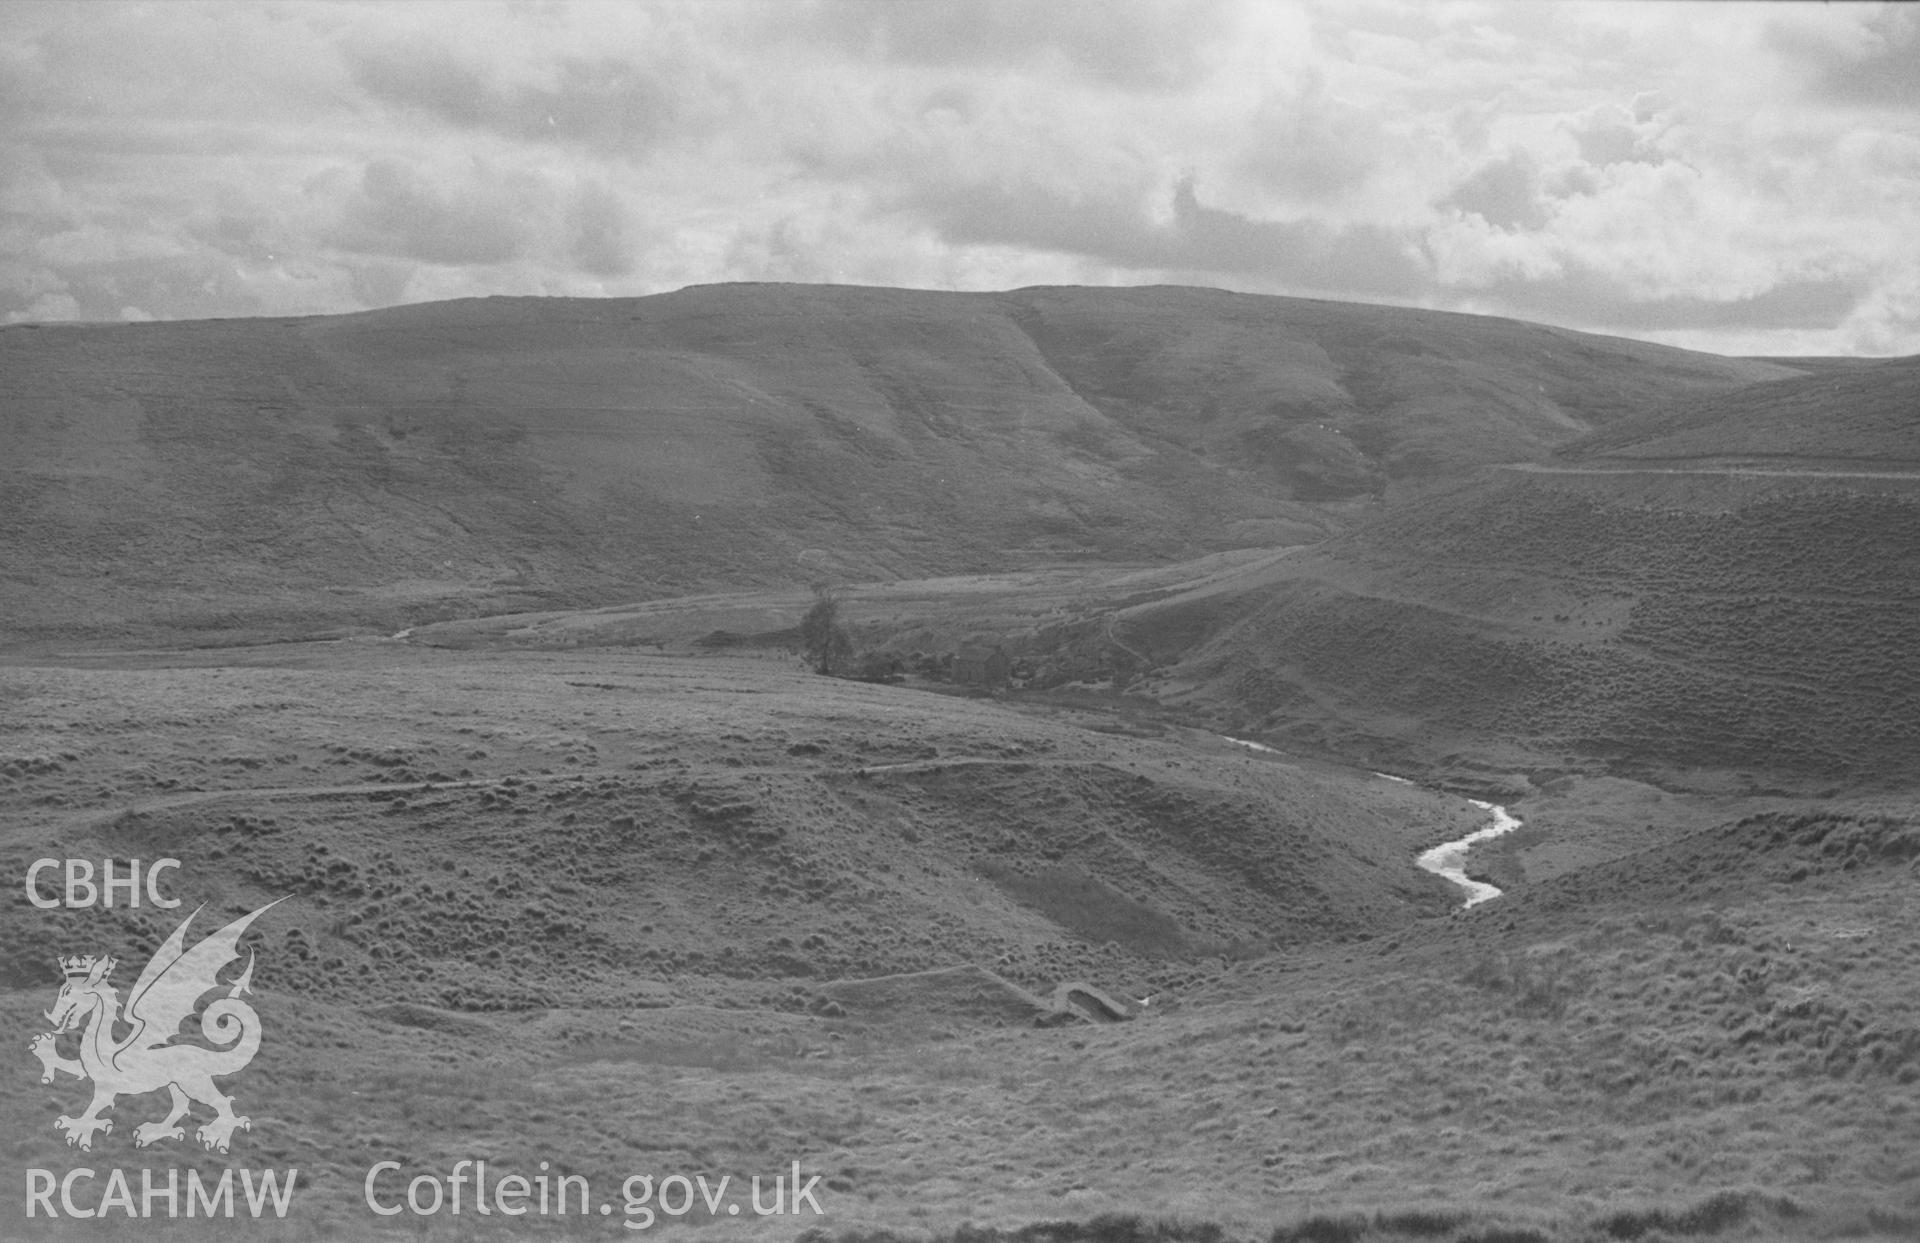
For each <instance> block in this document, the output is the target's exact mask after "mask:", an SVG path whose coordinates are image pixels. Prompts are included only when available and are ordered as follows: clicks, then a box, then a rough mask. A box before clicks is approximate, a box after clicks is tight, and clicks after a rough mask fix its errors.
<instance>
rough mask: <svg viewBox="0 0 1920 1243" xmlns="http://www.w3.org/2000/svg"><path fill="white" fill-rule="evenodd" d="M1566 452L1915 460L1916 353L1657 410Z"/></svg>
mask: <svg viewBox="0 0 1920 1243" xmlns="http://www.w3.org/2000/svg"><path fill="white" fill-rule="evenodd" d="M1569 456H1570V457H1577V458H1580V459H1594V460H1595V464H1604V461H1605V460H1607V459H1614V458H1619V459H1626V460H1629V461H1632V462H1635V463H1648V464H1652V463H1656V462H1659V461H1666V460H1672V461H1674V462H1676V463H1679V462H1698V461H1702V460H1723V461H1751V462H1754V463H1758V464H1765V463H1769V462H1770V463H1773V464H1775V465H1789V466H1790V465H1793V464H1794V463H1796V462H1798V463H1802V464H1809V465H1817V464H1818V463H1821V462H1833V463H1841V462H1844V463H1848V464H1852V465H1855V466H1856V467H1858V468H1870V467H1872V466H1874V465H1878V466H1880V467H1882V468H1891V467H1900V466H1905V467H1907V468H1910V469H1911V468H1914V467H1916V466H1920V358H1899V359H1891V360H1888V361H1885V362H1864V361H1862V362H1857V363H1856V365H1854V366H1851V367H1844V368H1837V369H1832V370H1821V371H1817V372H1816V373H1815V374H1811V375H1807V376H1804V377H1796V378H1793V379H1789V380H1782V381H1778V382H1775V383H1768V384H1761V385H1757V386H1754V387H1751V388H1743V389H1735V390H1733V391H1732V392H1728V393H1720V394H1715V395H1713V396H1710V397H1702V398H1697V399H1694V400H1691V401H1684V402H1678V403H1672V404H1667V405H1661V406H1656V407H1654V408H1652V409H1650V410H1648V411H1646V412H1644V413H1642V414H1640V415H1637V416H1635V417H1633V418H1629V419H1625V420H1622V421H1621V422H1620V423H1618V424H1616V425H1615V426H1613V427H1611V428H1608V429H1606V430H1604V431H1601V432H1598V433H1596V434H1595V435H1593V436H1590V437H1588V438H1587V439H1586V440H1584V441H1582V442H1580V443H1579V444H1578V445H1577V446H1576V447H1575V448H1573V449H1572V450H1570V451H1569Z"/></svg>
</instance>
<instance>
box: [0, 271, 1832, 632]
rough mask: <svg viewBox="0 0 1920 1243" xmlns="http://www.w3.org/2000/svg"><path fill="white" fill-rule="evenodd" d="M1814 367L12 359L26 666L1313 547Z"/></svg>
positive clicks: (1547, 333)
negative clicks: (216, 641)
mask: <svg viewBox="0 0 1920 1243" xmlns="http://www.w3.org/2000/svg"><path fill="white" fill-rule="evenodd" d="M1796 374H1799V372H1798V371H1797V370H1795V369H1792V368H1787V367H1782V366H1780V365H1777V364H1773V363H1767V362H1760V361H1752V360H1734V359H1726V358H1719V357H1715V356H1710V355H1703V354H1693V353H1687V352H1685V351H1680V350H1673V349H1667V348H1663V347H1659V346H1653V345H1648V344H1645V343H1640V342H1632V341H1624V340H1618V339H1613V338H1606V337H1598V336H1590V335H1586V334H1581V333H1574V332H1568V331H1564V330H1560V329H1554V328H1546V327H1541V326H1537V325H1530V324H1523V323H1517V322H1514V321H1510V320H1500V319H1490V318H1484V317H1475V316H1465V315H1454V314H1443V313H1438V312H1429V311H1417V310H1406V309H1399V308H1391V307H1379V306H1358V305H1349V304H1341V303H1330V302H1318V301H1308V300H1301V299H1288V298H1272V297H1256V296H1249V295H1241V294H1231V293H1226V292H1222V291H1216V290H1201V289H1184V288H1145V289H1074V288H1069V289H1027V290H1019V291H1015V292H1011V293H995V294H985V293H983V294H959V293H927V292H915V291H907V290H893V289H863V288H851V287H817V286H790V285H730V286H716V287H702V288H693V289H687V290H683V291H680V292H678V293H673V294H665V295H660V296H657V297H650V298H637V299H608V300H585V299H560V298H490V299H483V300H468V301H458V302H446V303H436V304H427V305H418V306H406V307H396V308H392V309H389V310H383V311H375V312H369V313H365V314H358V315H346V316H321V317H314V318H307V319H259V320H217V321H201V322H180V323H157V324H131V325H115V326H106V325H61V326H52V325H49V326H44V327H31V326H21V327H14V328H8V329H5V330H3V331H0V463H4V466H0V471H4V474H0V483H3V485H4V486H3V488H0V514H3V515H4V517H5V520H6V522H7V526H8V531H9V538H8V540H7V541H5V543H4V544H3V545H0V577H3V578H4V579H5V580H6V581H7V582H8V584H9V589H8V591H7V592H6V593H5V597H4V605H3V606H0V607H3V608H4V613H3V614H0V633H3V634H5V635H7V636H9V637H11V638H13V639H15V640H19V639H32V638H54V637H59V638H65V639H73V638H86V637H97V638H117V639H125V638H129V637H143V636H144V637H147V638H152V639H158V640H161V641H169V640H173V639H179V638H183V637H207V636H216V635H218V636H226V637H228V638H235V637H244V636H247V635H253V636H263V637H264V636H284V635H286V634H288V633H294V634H313V633H318V632H322V631H325V630H327V629H328V628H331V627H346V626H376V627H390V628H393V629H398V628H399V627H400V626H401V625H404V624H408V623H411V622H414V621H418V620H424V619H431V618H444V617H450V616H474V615H479V614H485V613H498V612H506V611H510V610H514V609H527V608H535V607H543V606H544V607H555V606H560V607H564V606H573V605H581V604H601V603H609V602H612V601H616V600H631V599H640V598H658V597H662V596H670V595H676V594H684V593H687V592H692V591H698V590H710V589H718V588H738V587H745V586H775V585H793V584H802V583H805V582H808V581H811V580H814V579H817V578H821V577H835V578H839V579H841V580H843V581H852V580H875V579H897V578H906V577H914V576H923V575H929V574H942V573H958V572H980V571H985V570H998V569H1004V568H1007V567H1009V566H1022V565H1031V564H1035V563H1046V562H1059V561H1066V560H1087V559H1093V560H1109V561H1111V560H1122V561H1124V560H1135V561H1165V560H1172V559H1177V558H1180V557H1188V556H1195V555H1200V554H1204V553H1208V552H1214V551H1219V550H1222V549H1229V548H1238V547H1253V546H1262V545H1274V544H1289V543H1301V542H1309V541H1312V540H1316V539H1319V538H1321V537H1323V536H1324V535H1326V534H1327V533H1328V532H1330V531H1333V530H1338V529H1341V528H1342V527H1344V526H1346V525H1348V523H1349V522H1350V521H1351V520H1352V517H1353V514H1354V511H1355V508H1356V506H1360V505H1362V504H1364V502H1365V501H1366V500H1367V498H1371V497H1375V496H1377V495H1379V494H1380V493H1382V492H1383V491H1384V490H1385V489H1386V488H1387V487H1388V486H1389V485H1390V484H1394V483H1396V482H1398V481H1417V480H1424V479H1431V478H1437V477H1445V476H1446V475H1448V474H1450V473H1451V472H1455V471H1457V470H1459V469H1462V468H1466V467H1471V466H1475V465H1478V464H1481V463H1486V462H1511V461H1523V460H1530V459H1536V458H1539V457H1542V456H1544V455H1545V454H1546V453H1547V452H1548V451H1550V450H1551V449H1553V448H1555V447H1557V446H1560V445H1564V444H1566V443H1569V442H1570V441H1572V440H1574V439H1576V438H1578V437H1580V436H1582V435H1585V434H1588V433H1589V432H1592V431H1593V430H1595V429H1604V428H1607V427H1610V426H1612V425H1614V424H1616V423H1618V422H1619V421H1620V420H1622V419H1624V418H1626V417H1628V416H1630V415H1632V414H1633V413H1635V412H1637V411H1639V410H1642V409H1644V408H1646V407H1648V406H1649V405H1652V404H1656V403H1660V402H1670V401H1676V400H1680V399H1682V398H1686V397H1689V396H1703V395H1709V394H1714V393H1720V392H1725V391H1728V390H1730V389H1734V388H1737V387H1740V386H1742V385H1746V384H1749V383H1753V382H1757V381H1763V380H1768V379H1776V378H1783V377H1789V376H1793V375H1796Z"/></svg>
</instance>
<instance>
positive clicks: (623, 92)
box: [0, 0, 1920, 352]
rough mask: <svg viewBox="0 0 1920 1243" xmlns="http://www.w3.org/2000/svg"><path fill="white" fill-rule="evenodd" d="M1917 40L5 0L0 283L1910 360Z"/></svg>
mask: <svg viewBox="0 0 1920 1243" xmlns="http://www.w3.org/2000/svg"><path fill="white" fill-rule="evenodd" d="M1917 47H1920V21H1916V19H1915V17H1914V15H1913V14H1912V13H1911V12H1910V11H1903V10H1898V9H1889V8H1882V7H1878V6H1831V7H1830V6H1812V5H1807V6H1800V5H1715V6H1699V5H1689V4H1671V5H1668V4H1654V3H1647V4H1635V5H1619V4H1611V3H1594V4H1579V3H1569V4H1553V5H1542V4H1537V3H1527V2H1526V0H1519V2H1515V3H1461V4H1439V5H1433V4H1424V3H1413V2H1411V0H1344V2H1341V3H1333V2H1331V0H1329V2H1327V3H1297V4H1295V3H1281V2H1278V0H1273V2H1269V0H1192V2H1191V3H1185V2H1183V3H1177V4H1175V3H1158V2H1155V0H1138V2H1135V3H1125V4H1117V3H1093V2H1092V0H1062V2H1061V3H1057V4H1046V5H1037V6H1036V5H1033V4H1028V3H1024V2H1019V3H1016V2H1015V0H945V2H936V0H929V2H928V3H922V4H912V5H894V4H875V3H864V2H861V0H820V2H816V3H794V4H781V5H768V4H760V3H744V2H743V3H726V2H723V0H705V2H694V3H683V2H680V0H659V2H656V3H645V4H604V5H603V4H591V3H586V4H541V5H520V4H499V5H482V4H473V3H459V4H429V3H410V4H407V5H392V4H355V3H317V2H316V3H286V4H239V3H220V4H189V3H184V2H182V3H175V4H169V5H165V6H145V5H131V4H106V3H100V4H90V5H87V6H44V7H43V6H21V5H15V6H6V7H4V8H0V123H4V126H5V128H4V130H0V132H4V133H6V134H7V135H8V141H7V143H6V144H5V145H4V146H0V317H6V318H9V319H19V318H22V317H41V316H46V317H53V316H69V317H70V316H83V317H89V318H100V319H112V318H117V317H120V316H121V315H122V314H123V313H126V312H129V311H138V312H142V313H151V314H153V315H156V316H159V317H162V318H167V317H178V316H188V315H209V314H261V313H273V314H279V313H294V312H310V311H335V310H352V309H358V308H361V307H365V306H370V305H380V304H384V303H388V302H392V301H397V300H418V299H426V298H434V297H446V296H456V295H461V294H480V293H493V292H549V293H581V294H634V293H648V292H655V291H659V290H662V289H667V288H674V287H677V286H679V285H682V284H688V283H698V282H706V281H719V280H754V279H781V280H830V281H854V282H861V283H877V284H906V285H919V286H934V287H961V288H987V287H1003V286H1006V285H1011V284H1020V283H1037V282H1056V281H1057V282H1075V283H1089V284H1102V283H1129V282H1141V281H1155V280H1167V279H1179V280H1191V279H1199V280H1206V281H1210V282H1214V283H1219V284H1222V285H1226V286H1229V287H1234V288H1242V289H1249V290H1257V291H1267V292H1310V293H1313V294H1315V295H1317V296H1333V297H1340V296H1348V297H1358V298H1386V299H1391V300H1396V301H1401V302H1407V303H1413V304H1419V305H1431V306H1445V307H1459V308H1471V309H1479V310H1488V311H1493V312H1497V313H1506V314H1515V315H1520V316H1523V317H1530V318H1539V319H1546V320H1550V321H1553V322H1560V323H1565V324H1569V325H1571V326H1575V327H1590V328H1596V329H1600V330H1605V331H1615V332H1626V333H1637V334H1640V335H1646V336H1651V337H1655V338H1659V339H1665V340H1670V341H1674V342H1676V343H1679V344H1687V345H1693V346H1697V347H1702V348H1725V349H1737V350H1741V351H1745V352H1753V351H1756V350H1765V349H1769V348H1772V346H1773V345H1777V346H1779V347H1780V348H1782V349H1785V348H1787V347H1788V346H1791V347H1792V348H1793V349H1794V350H1797V351H1801V352H1805V351H1807V350H1818V349H1831V350H1847V349H1870V350H1873V351H1876V352H1887V351H1899V352H1920V312H1917V311H1916V303H1917V302H1920V292H1917V291H1920V275H1917V274H1916V264H1920V260H1916V259H1915V258H1914V257H1913V256H1912V255H1911V251H1912V247H1911V243H1910V241H1909V240H1908V239H1910V238H1911V237H1913V236H1915V235H1916V230H1917V229H1920V104H1916V102H1915V95H1914V88H1915V86H1916V83H1920V79H1916V77H1915V72H1916V71H1915V70H1914V69H1913V66H1915V65H1920V57H1915V56H1914V55H1913V52H1914V51H1915V49H1916V48H1917ZM1770 343H1771V345H1770Z"/></svg>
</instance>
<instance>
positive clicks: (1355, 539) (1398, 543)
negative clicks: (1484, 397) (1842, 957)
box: [1127, 360, 1920, 787]
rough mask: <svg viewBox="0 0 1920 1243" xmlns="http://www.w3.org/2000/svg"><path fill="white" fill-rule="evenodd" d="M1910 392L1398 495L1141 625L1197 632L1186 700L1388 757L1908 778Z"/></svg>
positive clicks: (1178, 669) (1849, 393)
mask: <svg viewBox="0 0 1920 1243" xmlns="http://www.w3.org/2000/svg"><path fill="white" fill-rule="evenodd" d="M1917 395H1920V367H1916V366H1915V365H1914V363H1913V361H1911V360H1904V361H1895V362H1889V363H1884V364H1879V365H1875V366H1871V367H1861V368H1856V369H1844V370H1835V371H1833V372H1831V373H1827V374H1816V375H1812V376H1809V377H1807V378H1805V379H1796V380H1788V381H1784V382H1781V383H1778V384H1762V385H1755V386H1752V387H1750V388H1746V389H1742V390H1739V391H1738V392H1736V393H1733V394H1729V395H1726V396H1723V397H1719V398H1713V399H1708V400H1704V401H1701V402H1699V403H1695V404H1692V405H1688V406H1685V407H1683V408H1681V409H1679V410H1678V411H1670V412H1669V414H1670V415H1671V416H1672V417H1671V421H1670V423H1669V426H1668V427H1667V428H1662V427H1660V426H1657V425H1656V416H1654V415H1649V416H1646V417H1644V418H1642V419H1640V420H1638V421H1637V422H1634V423H1632V424H1630V425H1623V426H1622V427H1621V428H1619V429H1618V430H1617V431H1615V432H1614V433H1609V434H1603V435H1601V436H1598V437H1595V438H1594V439H1593V440H1590V441H1586V442H1583V443H1582V444H1580V445H1578V446H1576V447H1575V449H1574V450H1572V451H1570V452H1568V453H1565V454H1562V455H1558V456H1556V457H1555V458H1553V459H1551V460H1549V461H1547V462H1544V463H1530V464H1520V465H1515V466H1509V467H1502V468H1493V469H1488V470H1486V471H1483V472H1481V473H1479V474H1478V475H1477V476H1475V477H1472V478H1470V479H1464V480H1459V481H1454V482H1451V483H1448V484H1445V485H1442V486H1438V487H1435V488H1432V489H1429V490H1427V491H1426V492H1425V493H1423V494H1421V495H1418V496H1410V497H1408V498H1406V499H1405V500H1404V501H1402V502H1401V503H1398V504H1394V505H1391V506H1388V507H1385V508H1383V509H1382V510H1381V511H1380V512H1379V514H1378V515H1377V517H1376V519H1375V520H1374V521H1372V522H1369V523H1367V524H1366V525H1365V526H1363V527H1360V528H1357V529H1355V530H1353V531H1350V532H1347V533H1344V534H1342V535H1340V536H1338V537H1336V538H1334V539H1330V540H1328V541H1325V542H1324V543H1322V544H1320V545H1318V546H1316V547H1314V548H1312V549H1305V550H1302V551H1301V552H1300V554H1299V555H1297V556H1294V557H1290V558H1286V559H1285V560H1283V561H1281V562H1278V563H1276V564H1275V566H1274V567H1273V568H1272V570H1270V571H1269V572H1268V573H1267V574H1265V575H1264V577H1263V580H1262V581H1259V582H1256V583H1252V584H1250V585H1249V588H1248V591H1247V592H1246V593H1244V594H1243V595H1242V596H1241V597H1240V598H1238V599H1237V600H1235V602H1234V605H1233V608H1232V609H1230V610H1229V609H1225V608H1222V607H1220V606H1211V607H1209V608H1207V609H1205V610H1203V615H1208V616H1221V617H1223V618H1225V620H1224V621H1223V623H1222V624H1221V625H1219V626H1218V627H1217V629H1215V630H1214V631H1213V632H1211V633H1208V634H1206V637H1204V638H1196V637H1195V636H1196V633H1197V630H1198V627H1197V623H1196V617H1195V612H1194V609H1193V608H1192V607H1191V606H1188V605H1186V604H1184V603H1183V602H1182V601H1180V600H1178V599H1175V600H1170V601H1166V602H1161V603H1158V604H1155V605H1147V606H1143V607H1141V608H1140V609H1138V610H1136V611H1135V615H1134V616H1133V617H1132V618H1131V621H1132V623H1133V624H1132V625H1130V626H1129V627H1128V629H1127V633H1128V634H1129V635H1130V636H1132V641H1133V642H1134V644H1135V646H1139V645H1140V644H1141V643H1142V642H1150V641H1151V640H1152V638H1153V636H1154V635H1155V634H1156V633H1163V634H1167V635H1170V636H1180V637H1182V640H1183V641H1180V642H1177V643H1175V644H1171V645H1167V646H1163V649H1162V652H1163V661H1162V663H1163V664H1165V665H1166V666H1168V676H1167V680H1166V683H1165V687H1164V689H1165V693H1166V694H1167V695H1168V696H1169V697H1170V698H1172V699H1174V700H1175V701H1178V702H1188V703H1194V704H1206V705H1209V706H1211V707H1212V708H1214V709H1215V710H1219V711H1223V712H1226V713H1227V714H1228V716H1229V717H1232V716H1234V715H1235V714H1242V715H1240V716H1239V721H1240V723H1241V724H1243V725H1244V724H1247V723H1249V722H1258V723H1260V724H1262V725H1264V726H1266V727H1267V728H1270V729H1272V730H1273V731H1275V732H1276V734H1277V735H1279V736H1290V737H1293V738H1295V739H1296V740H1297V741H1298V742H1301V743H1310V744H1315V745H1323V746H1329V747H1331V748H1332V749H1334V750H1337V751H1342V752H1345V753H1347V754H1352V755H1356V756H1366V755H1372V756H1373V757H1374V758H1375V759H1377V760H1381V761H1385V760H1388V759H1395V760H1399V761H1401V762H1407V763H1424V764H1434V763H1444V762H1446V761H1447V758H1448V757H1449V756H1457V755H1460V754H1463V753H1471V754H1473V755H1475V756H1477V757H1480V758H1481V759H1482V760H1486V761H1489V762H1492V763H1494V764H1496V765H1500V764H1506V765H1511V766H1515V767H1522V768H1528V769H1532V770H1541V771H1551V770H1555V769H1562V768H1564V769H1566V770H1569V771H1583V770H1584V771H1592V770H1593V769H1595V768H1601V769H1606V770H1608V771H1613V772H1617V773H1628V774H1637V775H1641V776H1645V777H1648V778H1649V779H1652V780H1656V781H1658V782H1661V783H1675V782H1677V783H1679V784H1687V783H1688V782H1692V781H1699V780H1708V781H1717V780H1721V779H1724V778H1726V777H1729V776H1731V777H1732V778H1733V779H1734V780H1735V781H1736V783H1738V784H1742V785H1745V786H1750V787H1751V786H1765V785H1767V784H1768V783H1769V782H1772V781H1786V782H1788V783H1789V784H1791V783H1792V782H1793V781H1795V780H1804V781H1810V782H1813V783H1814V784H1815V785H1818V784H1819V783H1820V782H1822V781H1833V780H1854V779H1873V780H1890V781H1896V782H1897V781H1904V780H1909V779H1911V778H1912V777H1913V776H1914V775H1915V770H1914V756H1916V755H1920V734H1916V732H1915V730H1916V728H1917V727H1916V725H1915V722H1916V721H1920V678H1917V677H1916V666H1915V663H1914V659H1913V656H1914V653H1915V652H1920V473H1917V472H1915V471H1914V463H1915V462H1916V461H1920V423H1916V422H1915V421H1914V417H1913V411H1914V409H1915V408H1916V406H1915V402H1914V399H1915V397H1916V396H1917ZM1256 602H1257V603H1256ZM1171 648H1177V651H1175V650H1170V649H1171ZM1708 773H1711V774H1713V775H1712V776H1711V777H1708V776H1707V775H1706V774H1708Z"/></svg>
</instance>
